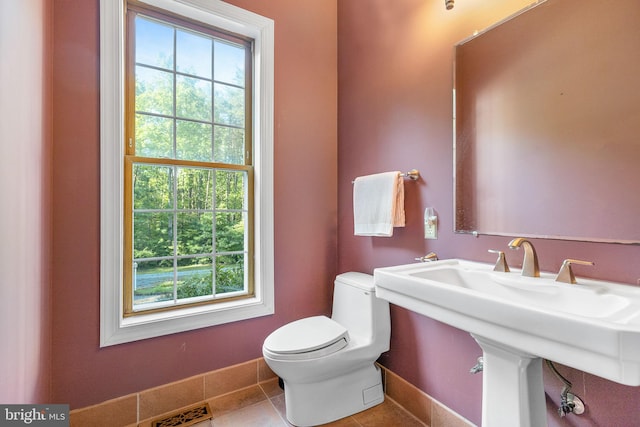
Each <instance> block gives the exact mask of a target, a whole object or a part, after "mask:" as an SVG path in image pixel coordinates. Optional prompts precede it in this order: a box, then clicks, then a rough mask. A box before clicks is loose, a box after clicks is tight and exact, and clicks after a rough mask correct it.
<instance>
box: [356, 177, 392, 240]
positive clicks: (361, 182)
mask: <svg viewBox="0 0 640 427" xmlns="http://www.w3.org/2000/svg"><path fill="white" fill-rule="evenodd" d="M353 219H354V234H355V235H356V236H382V237H390V236H393V227H404V180H403V179H402V176H401V174H400V172H397V171H396V172H384V173H378V174H375V175H367V176H361V177H358V178H356V179H355V181H354V183H353Z"/></svg>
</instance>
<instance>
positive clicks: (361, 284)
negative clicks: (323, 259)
mask: <svg viewBox="0 0 640 427" xmlns="http://www.w3.org/2000/svg"><path fill="white" fill-rule="evenodd" d="M336 282H342V283H345V284H347V285H351V286H355V287H357V288H360V289H362V290H365V291H371V292H373V291H374V290H375V286H374V284H373V276H372V275H371V274H366V273H358V272H355V271H349V272H347V273H342V274H339V275H338V276H337V277H336Z"/></svg>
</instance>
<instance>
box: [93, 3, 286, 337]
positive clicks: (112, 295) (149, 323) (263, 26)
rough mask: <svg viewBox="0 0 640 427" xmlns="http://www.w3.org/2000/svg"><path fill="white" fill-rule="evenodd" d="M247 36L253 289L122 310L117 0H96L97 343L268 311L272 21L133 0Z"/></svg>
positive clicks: (212, 8) (217, 8)
mask: <svg viewBox="0 0 640 427" xmlns="http://www.w3.org/2000/svg"><path fill="white" fill-rule="evenodd" d="M139 1H141V2H143V3H147V4H149V5H151V6H155V7H158V8H161V9H164V10H167V11H169V12H172V13H175V14H178V15H181V16H184V17H186V18H190V19H195V20H197V21H200V22H204V23H206V24H210V25H212V26H214V27H217V28H221V29H223V30H227V31H231V32H233V33H237V34H240V35H244V36H248V37H251V38H252V39H254V52H253V62H254V70H253V88H254V92H253V93H254V95H253V96H254V102H253V104H254V111H253V120H254V122H253V128H254V132H253V136H254V140H253V156H254V158H253V160H254V162H253V164H254V180H255V182H254V198H255V200H254V208H255V211H254V222H255V224H254V226H255V239H254V244H255V249H254V254H255V259H254V263H255V278H254V280H255V296H254V297H253V298H248V299H242V300H238V301H229V302H223V303H219V304H210V305H205V306H197V307H185V308H178V309H174V310H170V311H166V312H157V313H149V314H142V315H137V316H130V317H124V315H123V304H122V297H123V212H124V208H123V205H124V195H123V191H124V162H123V158H124V99H125V93H124V63H125V47H124V28H125V16H124V1H119V0H100V168H101V169H100V204H101V205H100V347H106V346H111V345H116V344H121V343H126V342H132V341H137V340H141V339H146V338H152V337H157V336H161V335H168V334H173V333H177V332H182V331H189V330H193V329H199V328H204V327H207V326H213V325H221V324H225V323H230V322H235V321H239V320H244V319H251V318H255V317H260V316H266V315H270V314H273V313H274V310H275V303H274V267H273V265H274V256H273V248H274V245H273V242H274V239H273V229H274V227H273V87H274V84H273V81H274V80H273V69H274V23H273V20H271V19H269V18H265V17H263V16H260V15H257V14H255V13H252V12H249V11H247V10H244V9H241V8H238V7H236V6H233V5H230V4H228V3H224V2H222V1H220V0H139Z"/></svg>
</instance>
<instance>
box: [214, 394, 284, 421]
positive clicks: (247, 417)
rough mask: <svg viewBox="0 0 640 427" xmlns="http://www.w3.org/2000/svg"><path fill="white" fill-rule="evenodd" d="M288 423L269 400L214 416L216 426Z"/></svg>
mask: <svg viewBox="0 0 640 427" xmlns="http://www.w3.org/2000/svg"><path fill="white" fill-rule="evenodd" d="M286 425H287V424H285V422H284V420H283V419H282V417H280V415H279V414H278V412H277V411H276V410H275V408H274V407H273V406H272V405H271V403H270V402H269V401H268V400H263V401H262V402H258V403H256V404H254V405H251V406H247V407H244V408H242V409H240V410H237V411H233V412H229V413H227V414H225V415H222V416H220V417H214V418H213V426H214V427H240V426H242V427H285V426H286Z"/></svg>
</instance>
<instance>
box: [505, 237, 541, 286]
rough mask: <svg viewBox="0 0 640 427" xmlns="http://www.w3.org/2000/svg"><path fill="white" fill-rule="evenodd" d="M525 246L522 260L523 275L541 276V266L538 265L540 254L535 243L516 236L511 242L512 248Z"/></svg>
mask: <svg viewBox="0 0 640 427" xmlns="http://www.w3.org/2000/svg"><path fill="white" fill-rule="evenodd" d="M520 246H522V247H524V260H523V261H522V275H523V276H528V277H540V267H539V266H538V255H537V254H536V250H535V249H534V247H533V244H532V243H531V242H530V241H528V240H527V239H524V238H522V237H516V238H515V239H513V240H512V241H510V242H509V247H510V248H511V249H519V248H520Z"/></svg>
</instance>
